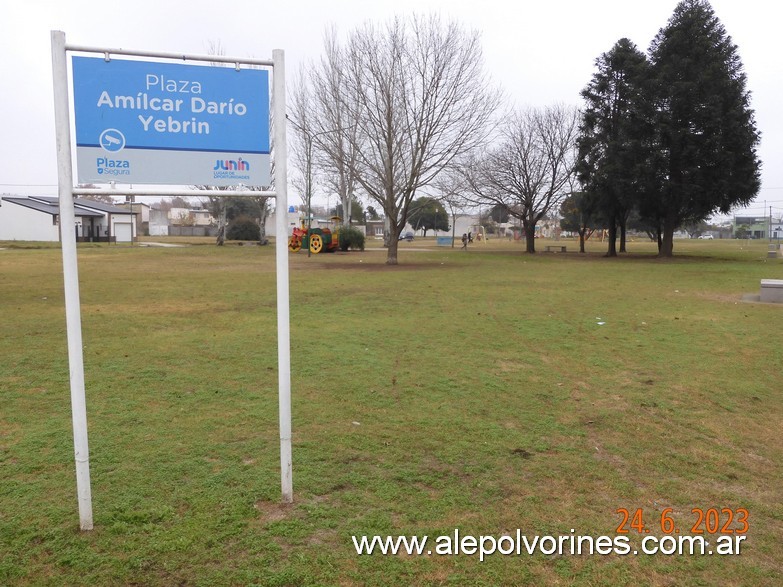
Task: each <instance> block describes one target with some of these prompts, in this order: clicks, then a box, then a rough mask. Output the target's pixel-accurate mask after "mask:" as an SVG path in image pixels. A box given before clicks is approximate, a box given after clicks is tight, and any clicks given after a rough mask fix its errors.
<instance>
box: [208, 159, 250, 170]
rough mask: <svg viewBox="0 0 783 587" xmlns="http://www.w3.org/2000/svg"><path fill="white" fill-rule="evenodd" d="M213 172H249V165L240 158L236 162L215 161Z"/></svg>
mask: <svg viewBox="0 0 783 587" xmlns="http://www.w3.org/2000/svg"><path fill="white" fill-rule="evenodd" d="M213 171H250V163H248V162H247V161H245V160H244V159H242V157H240V158H239V159H238V160H237V161H234V160H233V159H226V160H225V161H222V160H220V159H218V160H217V161H215V167H214V168H213Z"/></svg>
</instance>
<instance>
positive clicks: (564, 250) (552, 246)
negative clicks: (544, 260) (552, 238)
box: [544, 245, 566, 253]
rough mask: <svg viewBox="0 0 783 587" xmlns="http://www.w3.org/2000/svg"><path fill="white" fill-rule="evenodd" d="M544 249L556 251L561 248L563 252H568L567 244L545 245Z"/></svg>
mask: <svg viewBox="0 0 783 587" xmlns="http://www.w3.org/2000/svg"><path fill="white" fill-rule="evenodd" d="M544 250H546V252H547V253H554V252H555V251H556V250H559V251H560V252H561V253H565V252H566V246H565V245H546V247H544Z"/></svg>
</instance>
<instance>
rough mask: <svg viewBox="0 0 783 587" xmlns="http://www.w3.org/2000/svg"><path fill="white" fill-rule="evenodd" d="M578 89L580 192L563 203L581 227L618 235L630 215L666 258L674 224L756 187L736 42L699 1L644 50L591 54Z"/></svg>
mask: <svg viewBox="0 0 783 587" xmlns="http://www.w3.org/2000/svg"><path fill="white" fill-rule="evenodd" d="M596 68H597V71H596V73H595V74H594V76H593V78H592V80H591V81H590V83H589V84H588V86H587V87H586V88H585V89H584V90H583V92H582V96H583V98H584V100H585V109H584V111H583V114H582V123H581V127H580V133H579V140H578V149H579V155H578V164H577V172H578V179H579V181H580V183H581V185H582V191H581V193H580V194H578V195H577V196H575V197H574V198H573V199H572V201H571V202H569V205H568V206H567V207H568V208H570V209H571V211H572V212H573V210H574V209H577V210H579V211H580V214H581V217H580V223H581V226H582V229H584V227H585V226H586V225H596V224H600V225H601V226H605V227H606V228H607V229H608V231H609V250H608V254H609V255H616V254H617V251H616V245H615V243H616V241H617V233H618V231H619V232H620V236H621V239H620V248H621V251H622V250H623V249H624V236H625V230H626V228H627V226H628V223H629V221H630V222H635V223H636V224H637V226H638V227H643V228H644V229H646V230H647V231H649V232H650V233H651V234H653V235H654V236H655V237H656V238H657V240H658V247H659V254H660V255H661V256H671V255H672V252H673V236H674V232H675V230H676V229H677V228H678V227H681V226H683V225H685V224H689V223H691V224H692V223H697V222H699V221H702V220H704V219H706V218H708V217H710V216H711V215H713V214H714V213H716V212H722V213H728V212H729V211H730V209H731V208H732V207H734V206H737V205H746V204H748V203H749V202H750V201H751V200H752V199H753V197H754V196H755V195H756V194H757V193H758V190H759V186H760V163H759V161H758V158H757V155H756V146H757V144H758V141H759V133H758V131H757V129H756V125H755V121H754V116H753V111H752V110H751V108H750V94H749V92H748V91H747V89H746V77H745V74H744V72H743V69H742V64H741V62H740V59H739V56H738V54H737V47H736V46H735V45H734V44H733V43H732V41H731V37H729V36H728V35H727V34H726V31H725V29H724V27H723V25H722V24H721V23H720V21H719V20H718V18H717V17H716V16H715V13H714V12H713V10H712V8H711V6H710V4H709V3H708V2H707V1H706V0H683V1H682V2H680V4H679V5H678V6H677V7H676V9H675V11H674V14H673V15H672V17H671V19H670V20H669V22H668V25H667V26H666V27H665V28H663V29H661V31H660V32H659V33H658V35H657V36H656V37H655V39H654V40H653V42H652V44H651V46H650V49H649V55H648V56H647V55H645V54H643V53H642V52H641V51H639V50H638V49H637V48H636V46H635V45H634V44H633V43H632V42H631V41H629V40H628V39H621V40H619V41H618V42H617V43H616V44H615V45H614V47H612V49H611V50H610V51H609V52H607V53H604V54H603V55H601V56H600V57H599V58H598V59H597V60H596Z"/></svg>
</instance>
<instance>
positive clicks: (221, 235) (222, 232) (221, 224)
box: [215, 201, 226, 247]
mask: <svg viewBox="0 0 783 587" xmlns="http://www.w3.org/2000/svg"><path fill="white" fill-rule="evenodd" d="M215 242H216V244H217V246H219V247H222V246H223V245H224V244H225V242H226V203H225V201H223V202H221V209H220V217H219V218H218V233H217V239H216V240H215Z"/></svg>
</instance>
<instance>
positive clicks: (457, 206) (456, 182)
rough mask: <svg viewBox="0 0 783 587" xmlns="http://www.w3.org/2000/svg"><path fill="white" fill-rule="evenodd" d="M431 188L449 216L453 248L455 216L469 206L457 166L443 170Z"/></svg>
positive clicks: (455, 226) (455, 229)
mask: <svg viewBox="0 0 783 587" xmlns="http://www.w3.org/2000/svg"><path fill="white" fill-rule="evenodd" d="M433 187H434V188H435V189H436V190H437V192H438V196H437V198H438V200H440V201H441V202H443V204H444V205H445V206H446V208H448V210H449V214H450V215H451V247H452V248H454V243H455V240H456V238H457V215H458V214H459V213H460V212H462V211H464V210H465V208H466V207H467V206H468V205H469V199H468V198H467V197H466V194H465V182H464V180H463V177H462V174H461V173H460V172H459V170H458V169H457V166H456V165H455V166H453V167H450V168H447V169H444V171H443V173H441V174H440V175H439V176H438V178H437V179H436V180H435V182H434V185H433Z"/></svg>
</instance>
